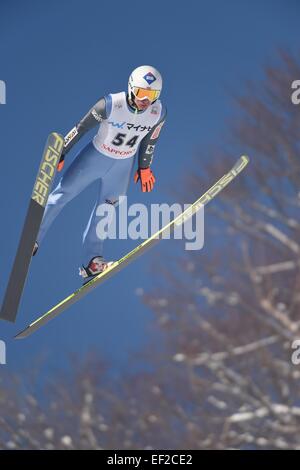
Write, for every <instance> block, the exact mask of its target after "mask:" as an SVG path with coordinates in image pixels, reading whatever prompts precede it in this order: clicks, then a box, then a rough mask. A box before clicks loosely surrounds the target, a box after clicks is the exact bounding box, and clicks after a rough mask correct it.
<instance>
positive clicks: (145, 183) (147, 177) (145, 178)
mask: <svg viewBox="0 0 300 470" xmlns="http://www.w3.org/2000/svg"><path fill="white" fill-rule="evenodd" d="M139 180H140V182H141V188H142V191H143V193H146V192H150V191H152V189H153V187H154V183H155V176H154V174H153V173H152V171H151V169H150V167H149V168H139V169H138V170H137V171H136V173H135V175H134V182H135V183H137V182H138V181H139Z"/></svg>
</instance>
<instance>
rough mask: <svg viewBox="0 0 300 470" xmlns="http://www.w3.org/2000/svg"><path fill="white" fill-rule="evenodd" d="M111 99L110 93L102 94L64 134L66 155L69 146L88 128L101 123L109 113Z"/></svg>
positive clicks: (69, 148)
mask: <svg viewBox="0 0 300 470" xmlns="http://www.w3.org/2000/svg"><path fill="white" fill-rule="evenodd" d="M111 108H112V99H111V95H107V96H104V97H102V98H100V100H98V101H97V103H96V104H95V105H94V106H93V107H92V108H91V109H90V110H89V111H88V113H87V114H86V115H85V116H84V117H83V118H82V119H81V120H80V121H79V123H78V124H76V126H75V127H73V129H71V130H70V132H68V134H67V135H66V136H65V146H64V152H63V154H64V155H66V154H67V153H68V152H69V151H70V150H71V148H72V147H73V146H74V145H75V144H76V143H77V142H78V141H79V140H80V139H81V137H83V136H84V134H86V133H87V132H88V131H89V130H91V129H93V128H94V127H96V126H97V125H99V124H101V122H102V121H103V120H104V119H107V118H108V117H109V115H110V113H111Z"/></svg>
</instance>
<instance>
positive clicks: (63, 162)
mask: <svg viewBox="0 0 300 470" xmlns="http://www.w3.org/2000/svg"><path fill="white" fill-rule="evenodd" d="M64 164H65V156H64V155H62V156H61V157H60V160H59V162H58V164H57V171H61V170H62V169H63V167H64Z"/></svg>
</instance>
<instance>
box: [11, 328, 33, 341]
mask: <svg viewBox="0 0 300 470" xmlns="http://www.w3.org/2000/svg"><path fill="white" fill-rule="evenodd" d="M28 335H29V327H27V328H25V330H22V331H20V333H18V334H16V336H14V339H23V338H26V337H27V336H28Z"/></svg>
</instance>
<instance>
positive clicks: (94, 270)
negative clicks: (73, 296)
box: [79, 256, 113, 285]
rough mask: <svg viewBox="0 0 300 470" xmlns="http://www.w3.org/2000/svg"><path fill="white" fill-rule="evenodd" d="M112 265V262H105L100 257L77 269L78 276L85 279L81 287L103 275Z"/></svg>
mask: <svg viewBox="0 0 300 470" xmlns="http://www.w3.org/2000/svg"><path fill="white" fill-rule="evenodd" d="M112 264H113V261H105V260H104V259H103V257H102V256H95V257H94V258H92V259H91V261H90V262H89V264H88V265H87V266H82V267H81V268H79V275H80V276H81V277H83V279H85V282H84V283H83V285H85V284H87V283H88V282H89V281H91V280H92V279H93V278H94V277H95V276H98V274H101V273H103V271H105V270H106V269H107V268H108V267H109V266H111V265H112Z"/></svg>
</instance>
